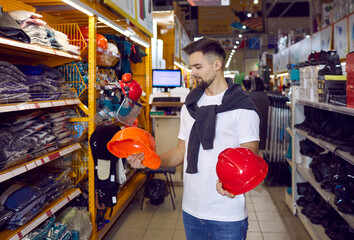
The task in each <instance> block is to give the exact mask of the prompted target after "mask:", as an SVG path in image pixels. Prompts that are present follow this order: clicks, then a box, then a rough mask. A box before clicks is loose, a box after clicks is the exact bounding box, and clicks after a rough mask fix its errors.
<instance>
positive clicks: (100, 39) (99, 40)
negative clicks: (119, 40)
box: [96, 33, 108, 50]
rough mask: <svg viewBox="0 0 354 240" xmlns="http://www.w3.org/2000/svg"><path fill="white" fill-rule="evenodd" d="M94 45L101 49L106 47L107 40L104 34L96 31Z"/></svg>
mask: <svg viewBox="0 0 354 240" xmlns="http://www.w3.org/2000/svg"><path fill="white" fill-rule="evenodd" d="M96 45H97V47H100V48H102V49H105V50H106V49H107V47H108V40H107V38H106V37H105V36H103V35H102V34H99V33H97V36H96Z"/></svg>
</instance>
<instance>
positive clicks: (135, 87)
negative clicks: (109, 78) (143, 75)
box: [119, 73, 143, 102]
mask: <svg viewBox="0 0 354 240" xmlns="http://www.w3.org/2000/svg"><path fill="white" fill-rule="evenodd" d="M119 83H120V86H121V88H122V90H123V93H124V95H125V90H124V87H125V86H128V87H129V91H128V97H129V98H130V99H131V100H134V101H135V102H136V101H138V100H139V98H140V96H141V93H142V92H143V90H142V89H141V86H140V84H139V83H138V82H137V81H135V80H134V79H132V78H131V74H130V73H125V74H123V76H122V81H120V82H119Z"/></svg>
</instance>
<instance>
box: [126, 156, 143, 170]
mask: <svg viewBox="0 0 354 240" xmlns="http://www.w3.org/2000/svg"><path fill="white" fill-rule="evenodd" d="M143 160H144V153H137V154H132V155H129V156H128V157H127V161H128V163H129V165H130V166H131V167H132V168H145V166H144V165H143V164H142V163H141V161H143Z"/></svg>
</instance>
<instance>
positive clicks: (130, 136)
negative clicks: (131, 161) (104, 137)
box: [107, 127, 161, 169]
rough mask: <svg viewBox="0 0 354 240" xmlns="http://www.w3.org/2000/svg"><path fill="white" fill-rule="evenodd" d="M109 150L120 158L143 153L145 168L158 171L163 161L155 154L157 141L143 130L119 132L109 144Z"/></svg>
mask: <svg viewBox="0 0 354 240" xmlns="http://www.w3.org/2000/svg"><path fill="white" fill-rule="evenodd" d="M107 149H108V151H110V152H111V153H112V154H113V155H114V156H116V157H120V158H125V157H128V156H129V155H131V154H136V153H141V152H143V153H144V160H143V161H142V162H141V163H142V164H143V165H144V166H146V167H148V168H151V169H157V168H159V167H160V165H161V159H160V157H159V155H157V154H156V152H155V151H156V145H155V139H154V138H153V136H151V134H150V133H148V132H147V131H145V130H143V129H141V128H137V127H127V128H124V129H122V130H120V131H118V132H117V133H116V134H115V135H114V137H113V138H112V139H111V141H109V142H108V144H107Z"/></svg>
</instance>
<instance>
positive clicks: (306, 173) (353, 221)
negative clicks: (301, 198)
mask: <svg viewBox="0 0 354 240" xmlns="http://www.w3.org/2000/svg"><path fill="white" fill-rule="evenodd" d="M298 171H299V173H300V174H301V175H302V176H303V177H305V178H306V180H307V181H308V182H309V183H310V184H311V185H312V186H313V187H314V188H315V189H316V191H317V192H318V193H319V194H320V195H321V197H322V198H323V199H324V200H326V202H328V203H329V204H330V205H331V206H332V207H333V209H335V210H337V206H336V205H335V204H334V194H333V193H331V192H328V191H325V190H323V189H322V188H321V184H320V183H318V182H316V180H315V176H314V175H313V173H312V171H311V170H310V169H309V168H306V167H304V166H301V165H298ZM337 212H338V214H339V215H341V216H342V217H343V219H344V220H345V221H346V222H347V223H349V225H350V226H351V227H354V215H352V214H345V213H342V212H340V211H338V210H337Z"/></svg>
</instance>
